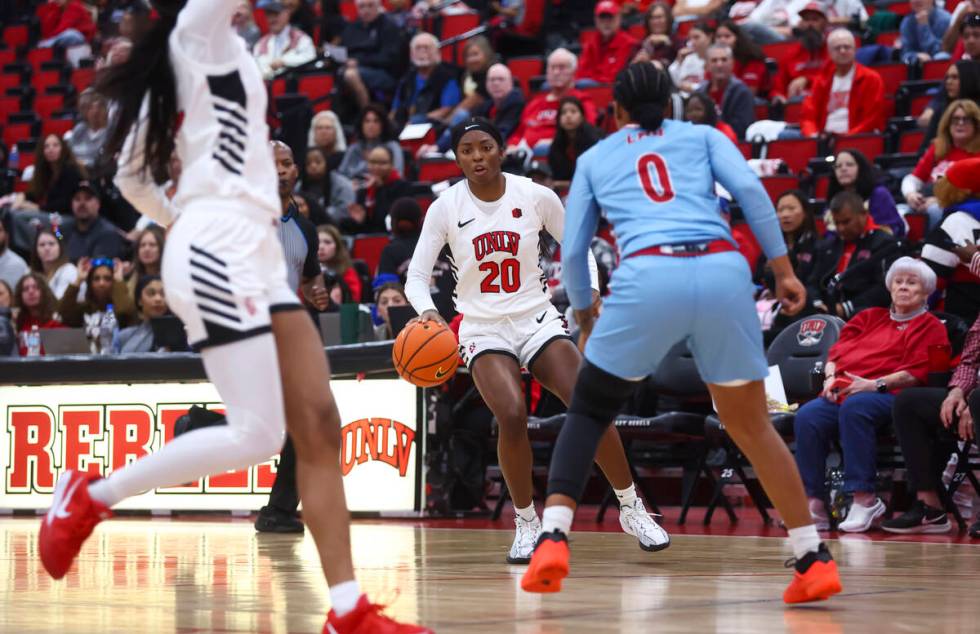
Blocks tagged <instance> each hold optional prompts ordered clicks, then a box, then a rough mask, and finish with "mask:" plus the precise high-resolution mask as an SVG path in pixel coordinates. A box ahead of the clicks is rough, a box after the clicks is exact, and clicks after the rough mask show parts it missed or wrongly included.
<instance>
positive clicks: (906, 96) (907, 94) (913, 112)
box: [895, 80, 942, 117]
mask: <svg viewBox="0 0 980 634" xmlns="http://www.w3.org/2000/svg"><path fill="white" fill-rule="evenodd" d="M941 89H942V82H940V81H936V80H928V81H927V80H916V81H905V82H902V85H901V86H899V87H898V92H896V93H895V112H896V113H897V114H898V116H901V117H908V116H912V117H917V116H918V115H920V114H922V111H923V110H924V109H925V107H926V105H928V103H929V101H930V100H931V99H932V98H933V96H934V95H935V94H937V93H938V92H939V91H940V90H941Z"/></svg>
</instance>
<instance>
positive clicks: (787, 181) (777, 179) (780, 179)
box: [760, 176, 800, 204]
mask: <svg viewBox="0 0 980 634" xmlns="http://www.w3.org/2000/svg"><path fill="white" fill-rule="evenodd" d="M760 180H761V181H762V186H763V187H765V188H766V192H767V193H768V194H769V198H770V199H771V200H772V202H773V204H775V202H776V199H777V198H779V197H780V196H781V195H782V194H784V193H786V192H788V191H789V190H791V189H796V188H797V187H799V186H800V179H798V178H797V177H795V176H764V177H762V178H761V179H760Z"/></svg>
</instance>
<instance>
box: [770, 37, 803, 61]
mask: <svg viewBox="0 0 980 634" xmlns="http://www.w3.org/2000/svg"><path fill="white" fill-rule="evenodd" d="M795 48H796V42H795V41H787V42H775V43H773V44H766V45H764V46H763V47H762V52H763V53H765V55H766V57H771V58H772V59H775V60H780V59H783V58H784V57H786V55H787V54H788V53H789V52H790V51H792V50H793V49H795Z"/></svg>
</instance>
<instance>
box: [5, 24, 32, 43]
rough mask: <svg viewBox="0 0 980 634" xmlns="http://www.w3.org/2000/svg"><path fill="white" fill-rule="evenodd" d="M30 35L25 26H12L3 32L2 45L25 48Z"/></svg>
mask: <svg viewBox="0 0 980 634" xmlns="http://www.w3.org/2000/svg"><path fill="white" fill-rule="evenodd" d="M30 37H31V33H30V30H28V28H27V25H26V24H14V25H11V26H8V27H7V28H5V29H4V30H3V43H4V44H6V45H7V46H9V47H11V48H21V47H24V46H27V43H28V42H29V41H30Z"/></svg>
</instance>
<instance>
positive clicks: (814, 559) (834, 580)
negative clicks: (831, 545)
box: [783, 543, 843, 603]
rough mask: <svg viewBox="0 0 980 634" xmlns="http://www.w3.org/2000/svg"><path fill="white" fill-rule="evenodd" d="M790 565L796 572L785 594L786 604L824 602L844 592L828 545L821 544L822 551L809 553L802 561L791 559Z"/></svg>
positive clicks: (788, 564)
mask: <svg viewBox="0 0 980 634" xmlns="http://www.w3.org/2000/svg"><path fill="white" fill-rule="evenodd" d="M790 565H793V567H794V568H795V569H796V570H795V572H794V573H793V581H792V582H790V584H789V587H787V588H786V591H785V592H783V601H785V602H786V603H807V602H809V601H823V600H825V599H829V598H830V597H831V596H833V595H835V594H837V593H838V592H840V591H841V590H843V586H841V583H840V574H839V573H838V572H837V563H836V562H835V561H834V558H833V557H831V556H830V551H829V550H827V545H826V544H823V543H821V544H820V550H818V551H817V552H808V553H807V554H806V556H805V557H803V558H802V559H790V560H789V561H788V562H786V567H787V568H788V567H789V566H790Z"/></svg>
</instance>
